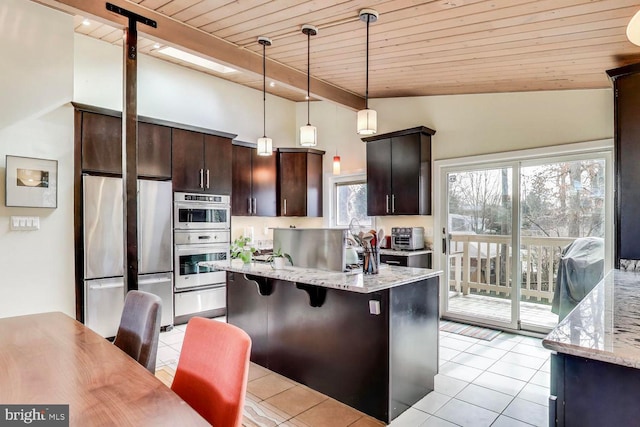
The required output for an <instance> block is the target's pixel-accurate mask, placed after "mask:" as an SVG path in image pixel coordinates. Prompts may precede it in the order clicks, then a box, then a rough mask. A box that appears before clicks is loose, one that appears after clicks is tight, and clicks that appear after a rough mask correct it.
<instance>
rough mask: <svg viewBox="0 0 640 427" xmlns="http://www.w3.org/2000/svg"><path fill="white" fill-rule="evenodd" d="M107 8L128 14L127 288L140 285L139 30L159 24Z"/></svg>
mask: <svg viewBox="0 0 640 427" xmlns="http://www.w3.org/2000/svg"><path fill="white" fill-rule="evenodd" d="M107 10H109V11H111V12H115V13H117V14H119V15H122V16H125V17H127V18H128V19H129V26H128V27H127V28H125V41H124V50H123V51H124V67H123V70H124V75H123V82H122V86H123V106H122V186H123V188H122V190H123V192H122V197H123V204H122V205H123V215H124V218H123V224H124V254H125V260H124V263H125V264H124V270H125V273H124V281H125V282H124V284H125V292H126V291H131V290H137V289H138V108H137V106H138V93H137V91H138V30H137V24H138V22H141V23H143V24H146V25H149V26H151V27H154V28H155V27H156V26H157V24H156V22H155V21H152V20H150V19H148V18H145V17H143V16H140V15H138V14H136V13H133V12H130V11H128V10H125V9H122V8H121V7H119V6H116V5H113V4H111V3H107Z"/></svg>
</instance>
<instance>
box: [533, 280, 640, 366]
mask: <svg viewBox="0 0 640 427" xmlns="http://www.w3.org/2000/svg"><path fill="white" fill-rule="evenodd" d="M542 345H543V346H544V347H546V348H548V349H550V350H554V351H557V352H559V353H564V354H570V355H573V356H579V357H584V358H588V359H594V360H600V361H603V362H608V363H613V364H616V365H623V366H629V367H632V368H640V273H635V272H630V271H621V270H611V271H610V272H609V273H607V275H606V276H605V277H604V278H603V279H602V281H601V282H600V283H599V284H598V285H596V286H595V287H594V288H593V290H592V291H591V292H590V293H589V294H588V295H587V296H586V297H585V298H584V299H583V300H582V301H581V302H580V303H579V304H578V305H577V306H576V308H575V309H574V310H573V311H572V312H571V313H569V315H568V316H567V317H565V318H564V320H563V321H562V322H560V324H558V326H557V327H556V328H555V329H554V330H553V331H551V333H550V334H549V335H547V337H546V338H545V339H544V340H543V341H542Z"/></svg>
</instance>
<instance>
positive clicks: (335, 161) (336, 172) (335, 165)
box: [333, 156, 340, 175]
mask: <svg viewBox="0 0 640 427" xmlns="http://www.w3.org/2000/svg"><path fill="white" fill-rule="evenodd" d="M333 174H334V175H340V156H333Z"/></svg>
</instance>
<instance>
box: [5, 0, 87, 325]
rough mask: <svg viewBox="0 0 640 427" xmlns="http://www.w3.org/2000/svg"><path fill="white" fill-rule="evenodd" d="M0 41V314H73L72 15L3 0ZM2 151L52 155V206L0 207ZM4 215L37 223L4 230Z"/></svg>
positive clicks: (21, 2)
mask: <svg viewBox="0 0 640 427" xmlns="http://www.w3.org/2000/svg"><path fill="white" fill-rule="evenodd" d="M0 47H1V50H2V54H3V65H4V67H3V75H2V80H1V81H0V94H1V95H0V99H2V103H1V104H0V159H1V160H0V164H1V165H2V169H0V200H1V201H0V272H1V275H2V278H1V279H0V317H7V316H15V315H20V314H27V313H37V312H43V311H62V312H65V313H67V314H69V315H72V316H73V315H74V313H75V306H74V304H75V288H74V273H73V176H72V171H73V109H72V108H71V107H70V106H69V104H68V102H69V101H71V99H72V94H73V92H72V90H73V68H72V67H73V19H72V18H71V16H69V15H66V14H63V13H60V12H56V11H54V10H52V9H49V8H45V7H43V6H40V5H37V4H35V3H33V2H30V1H26V0H5V1H3V2H2V4H1V5H0ZM64 104H66V105H64ZM8 154H9V155H17V156H25V157H37V158H44V159H52V160H57V161H58V207H57V209H44V208H18V207H11V208H8V207H5V203H4V202H5V168H4V166H5V156H6V155H8ZM11 215H17V216H38V217H40V230H38V231H11V230H9V218H10V216H11Z"/></svg>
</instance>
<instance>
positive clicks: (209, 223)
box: [173, 193, 231, 230]
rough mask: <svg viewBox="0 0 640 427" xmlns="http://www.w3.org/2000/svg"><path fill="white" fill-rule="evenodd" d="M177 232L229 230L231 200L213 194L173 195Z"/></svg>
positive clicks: (227, 197) (228, 197) (174, 220)
mask: <svg viewBox="0 0 640 427" xmlns="http://www.w3.org/2000/svg"><path fill="white" fill-rule="evenodd" d="M173 205H174V211H173V224H174V227H173V228H174V229H175V230H212V229H218V230H219V229H223V230H228V229H229V228H230V227H231V198H230V196H218V195H211V194H192V193H173Z"/></svg>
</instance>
